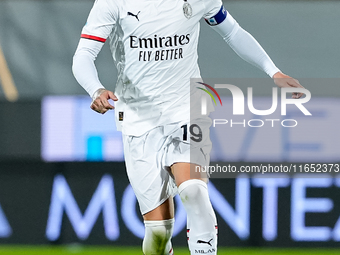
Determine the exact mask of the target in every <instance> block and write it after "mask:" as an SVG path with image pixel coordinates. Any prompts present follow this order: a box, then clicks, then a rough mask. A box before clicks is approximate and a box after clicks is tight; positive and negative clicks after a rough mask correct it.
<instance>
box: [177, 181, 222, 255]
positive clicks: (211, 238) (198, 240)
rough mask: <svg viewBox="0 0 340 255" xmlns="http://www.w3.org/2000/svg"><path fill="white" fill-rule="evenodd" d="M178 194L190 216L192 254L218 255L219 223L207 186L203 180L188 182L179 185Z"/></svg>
mask: <svg viewBox="0 0 340 255" xmlns="http://www.w3.org/2000/svg"><path fill="white" fill-rule="evenodd" d="M178 192H179V195H180V197H181V200H182V202H183V205H184V208H185V210H186V212H187V215H188V218H187V228H188V230H187V233H188V245H189V250H190V254H192V255H193V254H196V255H197V254H211V255H215V254H217V221H216V216H215V213H214V210H213V208H212V205H211V203H210V199H209V195H208V187H207V184H206V183H205V182H204V181H202V180H197V179H193V180H188V181H185V182H183V183H182V184H181V185H179V187H178Z"/></svg>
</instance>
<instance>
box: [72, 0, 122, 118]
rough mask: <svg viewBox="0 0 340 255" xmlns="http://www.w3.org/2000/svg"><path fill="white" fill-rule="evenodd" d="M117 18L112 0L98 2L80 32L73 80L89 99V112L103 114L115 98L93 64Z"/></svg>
mask: <svg viewBox="0 0 340 255" xmlns="http://www.w3.org/2000/svg"><path fill="white" fill-rule="evenodd" d="M117 17H118V8H117V7H116V5H115V4H114V1H108V0H97V1H96V2H95V3H94V5H93V8H92V10H91V12H90V14H89V17H88V19H87V23H86V25H85V26H84V28H83V30H82V33H81V39H80V41H79V44H78V47H77V50H76V52H75V54H74V57H73V65H72V71H73V74H74V77H75V78H76V80H77V81H78V83H79V84H80V85H81V86H82V87H83V88H84V89H85V90H86V91H87V93H88V94H89V95H90V96H91V98H92V103H91V109H92V110H94V111H96V112H99V113H102V114H104V113H105V112H107V111H108V110H110V109H114V107H113V106H112V105H111V104H110V103H109V102H108V100H109V99H112V100H114V101H117V100H118V99H117V97H116V96H115V95H114V94H113V92H111V91H108V90H106V89H105V87H104V86H103V85H102V84H101V82H100V81H99V78H98V72H97V69H96V66H95V64H94V61H95V59H96V58H97V55H98V53H99V52H100V50H101V49H102V47H103V45H104V43H105V41H106V39H107V37H108V36H109V35H110V33H111V31H112V28H113V26H114V25H115V21H116V19H117Z"/></svg>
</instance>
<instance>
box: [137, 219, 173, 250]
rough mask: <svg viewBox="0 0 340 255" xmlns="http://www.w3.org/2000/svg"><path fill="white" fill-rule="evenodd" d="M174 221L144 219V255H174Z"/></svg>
mask: <svg viewBox="0 0 340 255" xmlns="http://www.w3.org/2000/svg"><path fill="white" fill-rule="evenodd" d="M174 222H175V220H174V219H170V220H152V221H151V220H145V221H144V225H145V236H144V240H143V253H144V255H169V254H170V255H173V249H172V245H171V236H172V232H173V227H174Z"/></svg>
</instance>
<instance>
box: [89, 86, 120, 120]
mask: <svg viewBox="0 0 340 255" xmlns="http://www.w3.org/2000/svg"><path fill="white" fill-rule="evenodd" d="M109 99H112V100H113V101H118V98H117V97H116V96H115V95H114V94H113V92H112V91H109V90H106V89H98V90H97V91H96V92H95V93H94V95H93V98H92V104H91V109H92V110H94V111H96V112H98V113H101V114H104V113H106V112H107V111H108V110H113V109H114V106H113V105H111V104H110V103H109V101H108V100H109Z"/></svg>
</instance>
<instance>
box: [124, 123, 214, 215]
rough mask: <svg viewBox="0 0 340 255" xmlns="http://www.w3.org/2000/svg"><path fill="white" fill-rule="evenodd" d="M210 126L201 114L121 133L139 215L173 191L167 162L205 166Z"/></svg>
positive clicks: (152, 207)
mask: <svg viewBox="0 0 340 255" xmlns="http://www.w3.org/2000/svg"><path fill="white" fill-rule="evenodd" d="M186 124H187V126H185V125H186ZM210 125H211V119H210V118H209V117H204V118H200V119H197V120H196V121H192V122H191V123H190V124H188V123H184V122H180V123H172V124H167V125H165V126H159V127H156V128H154V129H152V130H150V131H148V132H147V133H145V134H144V135H142V136H129V135H123V143H124V155H125V163H126V168H127V175H128V178H129V181H130V184H131V186H132V188H133V190H134V192H135V195H136V197H137V200H138V203H139V207H140V210H141V213H142V214H143V215H144V214H146V213H147V212H150V211H152V210H153V209H155V208H157V207H158V206H159V205H161V204H162V203H163V202H164V201H165V200H167V199H168V198H169V197H170V196H175V195H176V194H177V187H176V184H175V180H174V178H173V176H172V174H171V172H170V166H171V165H173V164H174V163H176V162H188V163H194V164H197V165H201V166H206V165H209V161H210V151H211V141H210V137H209V127H210ZM200 132H201V135H200ZM193 139H194V140H193Z"/></svg>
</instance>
